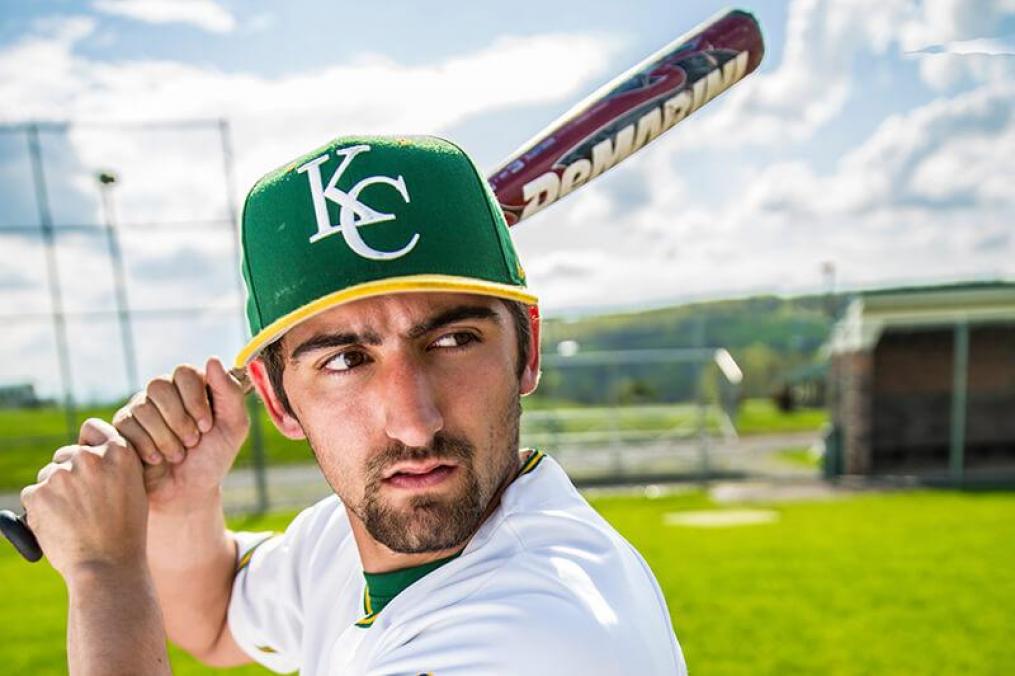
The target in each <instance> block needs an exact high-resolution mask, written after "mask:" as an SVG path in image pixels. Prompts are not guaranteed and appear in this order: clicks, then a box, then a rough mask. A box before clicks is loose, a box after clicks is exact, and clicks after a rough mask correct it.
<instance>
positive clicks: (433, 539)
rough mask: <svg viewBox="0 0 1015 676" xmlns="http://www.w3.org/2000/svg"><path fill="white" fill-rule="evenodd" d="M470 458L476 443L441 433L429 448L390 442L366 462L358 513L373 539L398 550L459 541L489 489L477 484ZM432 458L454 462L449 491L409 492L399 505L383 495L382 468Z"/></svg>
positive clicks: (419, 549)
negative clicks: (454, 478)
mask: <svg viewBox="0 0 1015 676" xmlns="http://www.w3.org/2000/svg"><path fill="white" fill-rule="evenodd" d="M474 458H475V447H474V446H473V445H472V444H471V443H470V442H469V441H468V440H466V439H462V438H459V437H454V436H451V435H448V434H444V433H442V432H438V433H437V434H436V435H435V436H434V439H433V443H431V445H430V446H428V447H423V448H411V447H407V446H405V445H404V444H399V443H395V444H392V445H391V446H389V447H388V448H386V449H385V450H384V452H382V453H380V454H379V455H377V456H375V458H374V459H373V461H372V462H371V463H370V466H369V468H368V477H369V478H368V480H367V484H366V487H365V490H364V497H363V501H362V502H361V503H360V505H359V508H358V509H357V510H356V511H357V516H359V517H360V519H361V520H362V521H363V525H364V526H365V527H366V529H367V532H368V533H370V536H371V537H372V538H373V539H374V540H377V541H378V542H380V543H381V544H383V545H384V546H386V547H388V548H389V549H391V550H392V551H396V552H399V553H402V554H419V553H422V552H438V551H441V550H444V549H450V548H451V547H455V546H457V545H460V544H462V543H463V542H465V541H466V540H467V539H468V538H469V536H471V535H472V533H473V532H474V531H475V529H476V528H478V527H479V521H480V519H481V518H482V516H483V512H484V511H485V510H486V505H487V503H488V502H489V499H490V497H491V493H492V490H491V488H490V487H489V486H483V485H481V482H480V480H479V477H478V476H477V475H476V470H475V467H474V462H473V460H474ZM431 459H433V460H454V461H456V464H457V465H458V470H457V471H458V473H459V474H460V475H461V476H460V477H458V478H457V481H458V488H457V489H455V490H454V492H452V493H442V494H434V495H430V494H423V495H413V496H411V497H410V498H409V499H408V500H407V501H406V503H405V504H404V505H403V506H396V505H394V504H392V503H391V502H389V501H386V500H385V499H384V498H383V496H382V494H381V485H382V479H381V474H382V472H383V470H384V468H386V467H390V466H391V465H393V464H394V463H397V462H401V461H403V460H414V461H421V460H431ZM494 488H496V486H494Z"/></svg>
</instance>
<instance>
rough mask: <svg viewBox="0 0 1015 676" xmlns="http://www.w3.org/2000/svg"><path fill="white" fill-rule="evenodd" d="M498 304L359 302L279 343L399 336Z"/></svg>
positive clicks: (399, 297)
mask: <svg viewBox="0 0 1015 676" xmlns="http://www.w3.org/2000/svg"><path fill="white" fill-rule="evenodd" d="M500 305H502V303H501V301H500V300H499V299H497V298H493V297H491V296H483V295H478V294H467V293H435V292H413V293H395V294H386V295H383V296H374V297H371V298H362V299H359V300H355V301H352V302H349V303H344V304H342V305H338V306H336V307H333V308H329V309H327V310H325V311H323V312H321V313H320V314H317V315H314V316H313V317H310V318H309V319H307V320H306V321H303V322H301V323H300V324H298V325H296V326H294V327H293V328H292V329H290V330H289V331H288V332H287V333H286V334H285V336H284V337H283V341H284V343H285V344H286V345H289V346H291V345H294V344H298V342H299V341H300V340H302V339H305V338H306V337H309V336H312V335H316V334H320V333H324V332H338V331H343V332H347V331H353V332H357V333H360V332H364V331H370V332H373V333H376V334H381V335H383V334H385V333H403V332H405V331H407V330H408V329H410V328H412V327H414V326H416V325H418V324H419V323H420V322H422V321H424V320H426V319H428V318H430V317H432V316H434V315H437V314H440V313H442V312H444V311H446V310H449V309H451V308H455V307H462V306H466V307H477V308H489V309H491V310H493V311H494V312H498V311H499V306H500Z"/></svg>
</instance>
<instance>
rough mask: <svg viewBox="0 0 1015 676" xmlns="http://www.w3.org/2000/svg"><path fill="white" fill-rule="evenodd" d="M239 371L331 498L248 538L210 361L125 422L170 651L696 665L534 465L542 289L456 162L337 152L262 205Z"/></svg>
mask: <svg viewBox="0 0 1015 676" xmlns="http://www.w3.org/2000/svg"><path fill="white" fill-rule="evenodd" d="M242 229H243V232H242V239H243V253H244V260H243V274H244V278H245V280H246V284H247V291H248V300H247V316H248V319H249V321H250V325H251V333H252V336H253V337H252V339H251V340H250V342H249V343H248V344H247V346H246V347H245V348H244V349H243V350H242V352H241V353H240V356H239V357H238V360H237V366H240V367H245V368H246V370H247V373H248V374H249V376H250V378H251V380H252V381H253V384H254V386H255V387H256V389H257V391H258V394H259V395H260V396H261V398H262V399H263V401H264V403H265V406H266V408H267V410H268V413H269V414H270V416H271V419H272V421H273V422H274V424H275V426H276V427H277V428H278V429H279V430H280V431H281V432H282V434H284V435H285V436H287V437H289V438H291V439H303V438H305V439H307V441H308V442H309V445H310V447H311V448H312V450H313V452H314V455H315V457H316V459H317V462H318V464H319V466H320V468H321V471H322V472H323V474H324V476H325V477H326V478H327V480H328V482H329V483H330V485H331V487H332V488H333V489H334V492H335V495H334V496H332V497H330V498H328V499H325V500H323V501H321V502H319V503H318V504H316V505H314V506H313V507H311V508H309V509H307V510H305V511H303V512H302V513H301V514H300V515H299V516H297V517H296V519H295V520H294V521H293V522H292V524H291V525H290V526H289V528H288V529H287V530H286V532H285V533H284V534H280V535H275V536H270V535H266V534H252V533H230V532H229V531H227V530H226V528H225V525H224V520H223V516H222V507H221V497H220V488H219V486H220V483H221V481H222V479H223V477H224V476H225V474H226V473H227V471H228V469H229V467H230V465H231V464H232V462H233V459H234V458H235V456H236V453H237V452H238V450H239V448H240V445H241V444H242V442H243V440H244V438H245V437H246V434H247V430H248V420H247V416H246V413H245V409H244V407H243V390H242V387H241V385H240V384H239V383H238V382H237V381H236V380H234V379H233V378H232V377H231V376H230V374H229V373H227V371H226V370H225V368H224V367H223V365H222V364H221V363H220V362H219V361H218V360H216V359H212V360H209V362H208V363H207V365H206V366H205V368H204V369H197V368H194V367H189V366H182V367H179V368H178V369H176V371H175V372H174V373H173V374H172V376H167V377H164V378H160V379H156V380H154V381H152V382H151V383H149V385H148V387H147V388H146V391H145V392H144V393H141V394H140V395H139V396H137V397H135V398H134V399H133V400H132V401H131V402H130V403H129V404H128V405H127V406H125V407H124V408H123V409H122V410H121V411H119V412H118V413H117V415H116V416H115V418H114V424H115V426H116V429H117V430H118V431H119V433H120V434H122V435H123V437H125V438H126V440H127V441H128V442H129V443H130V444H131V446H132V447H133V448H135V449H136V451H137V453H139V454H140V456H141V458H142V459H143V461H144V462H145V463H146V466H147V468H146V471H145V474H146V484H147V489H148V501H149V513H148V552H147V554H148V563H149V565H150V568H151V572H152V576H153V579H154V582H155V587H156V589H157V593H158V598H159V602H160V604H161V607H162V611H163V615H164V617H165V622H166V629H167V632H168V634H169V636H170V638H172V639H173V640H174V641H176V642H177V643H178V644H180V645H181V646H182V647H184V648H185V649H187V650H189V651H190V652H192V653H193V654H194V655H195V656H197V657H198V658H199V659H202V660H204V661H205V662H207V663H209V664H212V665H233V664H241V663H244V662H249V661H250V660H256V661H258V662H260V663H262V664H264V665H266V666H268V667H270V668H272V669H274V670H276V671H279V672H290V671H295V670H300V672H301V673H304V674H346V673H348V674H403V673H404V674H420V673H430V672H432V673H435V674H441V675H445V674H514V673H530V674H540V673H547V674H550V673H553V674H563V673H581V674H629V673H639V674H648V673H652V674H674V673H683V672H684V663H683V657H682V655H681V652H680V648H679V645H678V644H677V642H676V638H675V636H674V634H673V630H672V627H671V624H670V620H669V614H668V612H667V609H666V605H665V601H664V599H663V597H662V594H661V593H660V590H659V587H658V585H657V584H656V582H655V579H654V578H653V577H652V574H651V572H650V570H649V569H648V567H647V565H646V564H645V562H644V561H643V560H642V558H641V557H640V556H639V555H638V554H637V552H635V551H634V549H633V548H631V546H630V545H629V544H628V543H627V542H626V541H624V540H623V538H621V537H620V536H619V535H618V534H617V533H616V532H615V531H614V530H613V529H612V528H611V527H610V526H609V525H608V524H607V523H606V522H605V521H604V520H603V519H601V518H600V517H599V516H598V515H597V514H596V513H595V512H594V510H592V508H591V507H589V505H588V504H587V503H586V502H585V501H584V499H582V498H581V496H580V495H579V494H578V493H577V492H576V491H575V489H574V487H573V485H572V484H571V483H570V481H569V480H568V479H567V477H566V475H565V474H564V473H563V471H562V470H561V468H560V467H559V466H558V465H557V464H556V463H555V462H554V461H553V460H552V459H550V458H548V457H546V456H545V455H544V454H543V453H541V452H540V451H521V452H520V451H519V448H518V426H519V416H520V412H521V407H520V396H522V395H525V394H528V393H530V392H531V391H532V390H534V389H535V387H536V384H537V381H538V376H539V323H538V313H537V311H536V302H537V300H536V297H535V296H534V295H532V294H531V293H530V292H529V291H528V290H527V289H526V288H525V280H524V273H523V271H522V268H521V265H520V264H519V262H518V260H517V256H516V254H515V251H514V248H513V246H512V244H511V239H510V236H509V235H508V232H507V228H506V225H505V222H504V219H503V215H502V213H501V211H500V209H499V207H498V205H497V203H496V200H495V199H494V197H493V195H492V194H491V192H490V190H489V188H488V186H487V184H486V181H485V180H484V179H483V177H482V175H481V174H480V173H479V172H478V170H477V169H476V167H475V165H474V164H473V163H472V161H471V160H470V159H469V158H468V157H467V156H466V155H465V154H464V153H463V152H462V151H461V150H460V149H458V148H457V147H456V146H454V145H452V144H450V143H448V142H446V141H442V140H439V139H434V138H340V139H337V140H335V141H333V142H332V143H330V144H329V145H327V146H325V147H323V148H320V149H318V150H315V151H314V152H312V153H309V154H307V155H305V156H303V157H301V158H298V159H297V160H295V161H294V162H292V163H290V164H289V165H287V166H285V167H283V168H281V169H279V170H277V171H275V172H272V173H270V174H268V175H267V176H265V177H264V178H263V179H261V181H259V182H258V183H257V185H255V187H254V188H253V189H252V190H251V192H250V194H249V195H248V197H247V200H246V203H245V206H244V213H243V225H242Z"/></svg>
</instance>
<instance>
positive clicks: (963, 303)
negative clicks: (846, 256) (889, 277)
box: [826, 280, 1015, 354]
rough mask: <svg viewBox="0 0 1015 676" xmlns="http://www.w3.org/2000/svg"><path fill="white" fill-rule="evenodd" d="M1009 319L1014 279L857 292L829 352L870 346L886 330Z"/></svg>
mask: <svg viewBox="0 0 1015 676" xmlns="http://www.w3.org/2000/svg"><path fill="white" fill-rule="evenodd" d="M960 323H965V324H1015V282H1009V281H1004V280H998V281H992V282H963V283H958V284H940V285H934V286H924V287H903V288H895V289H877V290H872V291H865V292H862V293H860V294H858V295H857V296H856V297H855V298H854V299H853V300H852V301H851V302H850V304H849V307H848V308H847V309H846V312H845V314H844V316H843V317H842V319H840V320H839V321H838V322H837V323H836V325H835V326H834V327H833V329H832V335H831V338H830V339H829V342H828V344H827V345H826V351H827V352H830V353H832V354H835V353H840V352H855V351H858V350H868V349H870V348H872V347H873V346H874V345H875V344H876V343H877V341H878V339H879V338H880V337H881V334H882V333H884V331H885V330H886V329H889V328H892V329H896V328H902V329H913V330H918V329H929V328H942V327H948V326H954V325H956V324H960Z"/></svg>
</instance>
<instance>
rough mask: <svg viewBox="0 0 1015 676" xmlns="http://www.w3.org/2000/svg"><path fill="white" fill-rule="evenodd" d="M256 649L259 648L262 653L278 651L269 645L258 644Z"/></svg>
mask: <svg viewBox="0 0 1015 676" xmlns="http://www.w3.org/2000/svg"><path fill="white" fill-rule="evenodd" d="M257 649H258V650H260V651H261V652H262V653H268V654H271V653H277V652H278V651H277V650H275V649H274V648H272V647H271V646H270V645H259V646H257Z"/></svg>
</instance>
